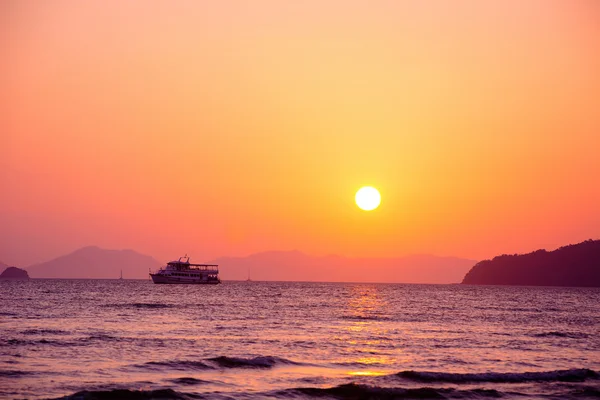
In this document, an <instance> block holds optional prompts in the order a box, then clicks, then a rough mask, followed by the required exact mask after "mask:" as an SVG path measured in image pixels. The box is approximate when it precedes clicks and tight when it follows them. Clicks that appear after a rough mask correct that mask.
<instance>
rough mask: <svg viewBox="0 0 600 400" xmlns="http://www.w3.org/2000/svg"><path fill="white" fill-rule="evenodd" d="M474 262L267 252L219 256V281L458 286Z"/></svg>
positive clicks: (447, 258)
mask: <svg viewBox="0 0 600 400" xmlns="http://www.w3.org/2000/svg"><path fill="white" fill-rule="evenodd" d="M475 262H476V261H474V260H467V259H462V258H456V257H437V256H431V255H414V256H406V257H398V258H349V257H342V256H336V255H330V256H322V257H316V256H310V255H307V254H305V253H302V252H300V251H297V250H294V251H268V252H263V253H256V254H252V255H250V256H247V257H221V258H217V259H215V260H213V261H212V263H215V264H219V266H220V276H221V279H224V280H227V279H230V280H246V279H247V278H248V275H250V277H251V278H252V280H253V281H261V280H268V281H317V282H400V283H458V282H460V281H461V279H462V277H463V276H464V274H465V273H466V272H467V271H468V270H469V268H471V266H473V264H474V263H475Z"/></svg>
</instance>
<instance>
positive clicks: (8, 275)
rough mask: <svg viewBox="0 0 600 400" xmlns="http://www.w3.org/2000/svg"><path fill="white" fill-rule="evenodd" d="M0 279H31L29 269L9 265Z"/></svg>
mask: <svg viewBox="0 0 600 400" xmlns="http://www.w3.org/2000/svg"><path fill="white" fill-rule="evenodd" d="M0 264H3V263H0ZM3 265H6V264H3ZM1 268H2V267H0V269H1ZM0 279H29V275H27V271H25V270H24V269H21V268H17V267H8V268H6V269H5V270H4V271H2V273H1V274H0Z"/></svg>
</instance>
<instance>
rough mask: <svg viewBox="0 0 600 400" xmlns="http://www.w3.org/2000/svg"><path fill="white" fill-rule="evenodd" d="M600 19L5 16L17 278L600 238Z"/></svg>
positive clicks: (203, 10)
mask: <svg viewBox="0 0 600 400" xmlns="http://www.w3.org/2000/svg"><path fill="white" fill-rule="evenodd" d="M598 4H599V3H598V2H597V1H595V0H589V1H585V0H582V1H577V0H574V1H562V0H558V1H552V0H538V1H535V0H531V1H522V0H515V1H480V0H473V1H349V0H343V1H342V0H340V1H333V0H332V1H327V2H323V1H301V2H298V1H296V2H291V1H279V0H272V1H214V2H209V1H206V2H203V1H175V2H171V1H116V0H115V1H106V0H101V1H60V0H57V1H52V2H41V1H18V0H14V1H11V0H8V1H3V2H1V4H0V55H1V57H2V61H1V62H0V87H1V88H2V90H0V192H1V194H0V227H1V229H0V260H2V261H4V262H6V263H9V264H16V265H18V266H26V265H28V264H31V263H34V262H39V261H45V260H47V259H49V258H53V257H56V256H59V255H62V254H64V253H67V252H70V251H72V250H75V249H76V248H78V247H81V246H85V245H90V244H94V245H98V246H101V247H106V248H116V249H120V248H132V249H135V250H137V251H140V252H142V253H145V254H150V255H152V256H154V257H156V258H157V259H159V260H167V259H173V258H176V257H178V256H179V255H182V254H183V253H188V254H190V255H192V261H197V262H200V261H202V260H209V259H211V258H214V257H217V256H224V255H229V256H240V255H246V254H250V253H253V252H258V251H265V250H288V249H298V250H301V251H304V252H307V253H310V254H315V255H323V254H341V255H346V256H370V257H373V256H382V257H386V256H401V255H406V254H415V253H428V254H437V255H454V256H459V257H467V258H473V259H484V258H489V257H493V256H494V255H496V254H500V253H517V252H527V251H531V250H534V249H537V248H548V249H552V248H556V247H558V246H561V245H564V244H568V243H575V242H579V241H582V240H585V239H589V238H600V234H599V230H598V227H600V207H599V204H600V161H599V160H600V156H599V151H600V73H599V72H598V71H600V6H599V5H598ZM363 185H373V186H375V187H377V188H378V189H379V190H380V192H381V195H382V203H381V206H380V208H379V209H378V210H376V211H373V212H364V211H361V210H359V209H358V208H357V207H356V205H355V204H354V193H355V191H356V190H357V189H358V188H360V187H361V186H363Z"/></svg>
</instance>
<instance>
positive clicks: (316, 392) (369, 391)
mask: <svg viewBox="0 0 600 400" xmlns="http://www.w3.org/2000/svg"><path fill="white" fill-rule="evenodd" d="M273 395H274V396H275V397H297V396H298V395H302V396H310V397H333V398H336V399H383V400H386V399H446V398H474V397H475V398H486V397H491V398H498V397H502V396H503V393H502V392H499V391H497V390H494V389H473V390H458V389H452V388H443V389H435V388H428V387H424V388H411V389H405V388H386V387H379V386H368V385H359V384H356V383H348V384H344V385H339V386H334V387H330V388H315V387H307V388H294V389H284V390H280V391H278V392H275V393H273Z"/></svg>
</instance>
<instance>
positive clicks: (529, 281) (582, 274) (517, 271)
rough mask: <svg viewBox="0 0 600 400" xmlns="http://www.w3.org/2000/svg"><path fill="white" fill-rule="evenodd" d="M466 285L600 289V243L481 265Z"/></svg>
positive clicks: (466, 276) (578, 245)
mask: <svg viewBox="0 0 600 400" xmlns="http://www.w3.org/2000/svg"><path fill="white" fill-rule="evenodd" d="M462 283H463V284H470V285H527V286H582V287H583V286H585V287H600V240H586V241H585V242H582V243H578V244H572V245H568V246H564V247H561V248H559V249H557V250H554V251H546V250H537V251H534V252H533V253H529V254H515V255H506V254H505V255H501V256H498V257H495V258H494V259H492V260H485V261H481V262H478V263H477V264H475V266H474V267H473V268H471V270H470V271H469V272H468V273H467V275H465V278H464V279H463V281H462Z"/></svg>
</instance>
